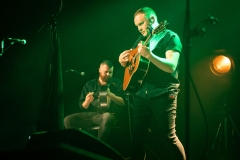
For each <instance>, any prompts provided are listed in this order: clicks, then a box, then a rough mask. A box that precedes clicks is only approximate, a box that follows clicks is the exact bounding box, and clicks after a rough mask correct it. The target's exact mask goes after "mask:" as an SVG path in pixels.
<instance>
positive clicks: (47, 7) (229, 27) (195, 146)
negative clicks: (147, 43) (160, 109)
mask: <svg viewBox="0 0 240 160" xmlns="http://www.w3.org/2000/svg"><path fill="white" fill-rule="evenodd" d="M239 5H240V2H238V1H234V0H228V1H227V0H220V1H219V0H210V1H209V0H208V1H206V0H202V1H193V0H192V1H190V8H189V9H190V29H191V30H193V29H194V28H196V26H197V24H199V23H200V22H202V21H205V20H207V19H209V16H208V14H210V15H211V16H213V17H215V18H217V19H218V20H219V22H218V23H217V24H205V25H204V28H205V29H206V34H205V37H201V36H198V37H196V36H194V37H192V38H191V40H190V42H191V43H190V45H191V47H190V48H191V49H190V54H189V62H190V73H191V77H192V80H193V81H190V82H191V83H190V84H189V86H190V95H187V94H186V93H187V92H186V89H187V87H186V86H187V84H186V83H185V82H187V81H186V78H189V77H187V76H186V74H185V73H186V62H187V61H186V59H185V58H184V57H185V55H184V53H182V56H181V60H180V64H181V67H180V75H179V78H180V81H181V86H180V89H181V91H180V93H179V96H178V118H177V132H178V136H179V138H180V139H181V141H182V143H183V144H184V145H185V146H189V147H187V148H188V151H187V153H188V154H189V158H190V159H202V157H203V155H204V154H208V152H211V151H212V149H211V147H212V145H213V142H214V138H215V136H216V133H217V129H218V127H219V124H220V121H221V118H222V116H223V115H224V114H223V113H224V111H227V112H228V113H229V115H230V116H231V118H232V120H233V122H234V124H235V126H236V128H237V129H238V130H240V127H239V126H240V121H239V116H238V115H239V112H240V106H239V103H238V100H239V98H240V94H239V88H240V86H239V83H238V82H239V79H240V76H239V73H240V72H239V64H240V63H239V36H240V31H239V28H240V21H239V20H238V19H239V18H238V16H239V15H240V11H239V8H238V7H239ZM143 6H149V7H152V8H153V9H154V10H155V11H156V13H157V15H158V20H159V21H163V20H167V21H168V23H169V28H170V29H172V30H173V31H175V32H176V33H177V34H179V36H180V37H181V39H182V41H184V40H185V39H186V37H185V35H184V24H185V23H186V21H185V17H186V9H187V8H186V1H181V0H180V1H178V0H162V1H158V0H139V1H133V0H121V1H120V0H118V1H117V0H112V1H107V0H102V1H97V0H92V1H78V0H69V1H60V0H42V1H37V0H31V1H29V0H25V1H24V0H9V1H5V2H3V3H1V32H0V33H1V34H0V38H1V40H2V39H4V38H7V37H11V38H20V39H26V41H27V44H26V45H22V44H20V43H15V44H14V45H10V41H8V40H5V45H4V46H5V52H4V54H3V56H2V57H0V114H1V116H0V117H1V124H0V126H1V127H0V144H1V146H0V149H1V150H6V149H13V148H21V147H23V146H24V144H25V142H26V139H27V136H28V135H29V134H30V133H32V131H33V130H34V127H35V124H36V123H37V119H38V117H39V115H38V113H39V112H38V111H39V105H40V101H41V96H42V87H43V80H44V74H45V66H46V63H47V58H48V56H49V52H50V51H49V47H50V36H51V35H50V25H49V24H47V22H49V19H51V17H52V15H55V14H56V13H58V14H57V16H56V21H57V22H58V36H59V39H60V49H61V57H62V73H63V94H64V106H65V107H64V115H65V116H66V115H68V114H71V113H75V112H78V111H79V109H78V104H77V103H78V98H79V94H80V91H81V88H82V87H83V84H84V83H85V82H86V81H87V80H89V79H92V78H93V77H95V76H96V75H97V74H98V67H99V63H100V62H101V61H102V60H103V59H110V60H112V61H113V62H114V65H115V71H114V75H115V76H116V77H118V78H120V79H122V78H123V73H124V70H123V68H121V66H120V65H119V63H118V56H119V54H120V53H121V52H122V51H123V50H125V49H129V48H130V47H131V46H132V44H133V43H134V41H135V40H136V39H137V37H138V35H139V33H138V31H137V29H136V27H135V26H134V23H133V14H134V12H135V11H136V10H137V9H138V8H140V7H143ZM59 11H60V12H59ZM200 28H201V27H200ZM220 49H225V50H227V52H228V55H229V56H231V57H232V58H233V60H234V62H235V71H234V72H232V74H230V75H227V76H224V77H219V76H216V75H214V74H213V73H211V71H210V69H209V65H208V63H209V60H210V59H211V57H212V55H213V51H214V50H220ZM185 54H186V53H185ZM68 69H74V70H77V71H80V72H82V71H83V72H85V73H86V74H85V76H81V75H79V74H76V73H66V70H68ZM153 78H154V77H153ZM186 99H187V100H188V102H189V104H190V105H189V108H188V107H186V106H188V105H186V104H187V102H186ZM188 109H189V110H188ZM188 111H189V112H188ZM188 113H189V114H188ZM229 122H230V120H229V119H228V123H227V124H228V125H227V132H228V133H229V136H228V146H229V148H230V149H229V150H230V151H229V150H228V153H229V152H230V153H232V152H231V151H232V150H234V149H236V148H237V147H236V146H237V144H239V141H240V137H238V136H237V133H236V131H235V130H234V127H233V125H232V123H229ZM152 129H153V130H154V129H155V125H154V123H153V126H152ZM219 135H220V136H222V132H220V133H219ZM156 136H157V135H154V134H153V135H152V136H149V137H150V138H149V139H148V144H149V145H150V146H152V148H157V147H156V146H155V145H156V144H155V143H154V142H155V141H156ZM222 137H223V136H222ZM123 138H124V137H123ZM216 146H217V148H222V147H223V146H224V144H223V139H222V140H220V138H218V139H217V142H216ZM221 153H223V154H224V153H225V151H223V152H221ZM211 154H212V153H211ZM217 155H218V154H217Z"/></svg>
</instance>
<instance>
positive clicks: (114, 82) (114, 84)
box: [79, 77, 123, 114]
mask: <svg viewBox="0 0 240 160" xmlns="http://www.w3.org/2000/svg"><path fill="white" fill-rule="evenodd" d="M108 86H109V88H110V91H111V92H112V93H113V94H115V95H116V96H120V97H122V96H123V89H122V82H121V81H120V80H119V79H117V78H115V77H112V78H111V80H110V82H109V83H108ZM101 88H102V87H101V86H100V84H99V83H98V78H96V79H93V80H90V81H88V82H87V83H86V84H85V85H84V87H83V89H82V93H81V95H80V98H79V107H80V108H81V110H82V111H83V112H99V113H103V111H102V110H101V108H100V106H99V105H100V104H99V103H100V102H99V93H100V92H101ZM89 92H94V94H93V97H94V100H93V102H92V103H91V104H90V105H89V107H88V109H85V108H83V107H82V103H83V102H84V101H85V97H86V95H87V94H88V93H89ZM108 112H110V113H114V114H118V106H117V104H115V103H111V106H110V107H109V110H108Z"/></svg>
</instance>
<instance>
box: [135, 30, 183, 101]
mask: <svg viewBox="0 0 240 160" xmlns="http://www.w3.org/2000/svg"><path fill="white" fill-rule="evenodd" d="M167 50H174V51H177V52H179V53H181V50H182V44H181V41H180V38H179V36H178V35H177V34H176V33H174V32H173V31H171V30H166V34H165V36H164V37H163V38H162V39H161V40H160V41H159V42H158V43H157V46H156V47H155V49H153V50H152V53H153V54H155V55H156V56H158V57H161V58H166V55H165V53H166V51H167ZM142 58H144V57H142ZM178 64H179V63H178ZM178 69H179V67H178V66H177V68H176V70H175V71H174V72H173V73H167V72H164V71H162V70H161V69H159V68H158V67H157V66H155V65H154V64H152V63H151V62H150V64H149V68H148V71H147V74H146V75H145V77H144V79H143V82H142V84H141V87H140V88H139V90H138V91H137V92H136V95H138V96H142V97H146V98H153V97H156V96H159V95H161V94H163V93H167V92H168V90H169V89H177V88H178V87H179V85H180V82H179V80H178Z"/></svg>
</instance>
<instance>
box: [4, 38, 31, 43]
mask: <svg viewBox="0 0 240 160" xmlns="http://www.w3.org/2000/svg"><path fill="white" fill-rule="evenodd" d="M7 39H8V40H10V41H13V42H18V43H21V44H26V43H27V41H26V40H25V39H16V38H7Z"/></svg>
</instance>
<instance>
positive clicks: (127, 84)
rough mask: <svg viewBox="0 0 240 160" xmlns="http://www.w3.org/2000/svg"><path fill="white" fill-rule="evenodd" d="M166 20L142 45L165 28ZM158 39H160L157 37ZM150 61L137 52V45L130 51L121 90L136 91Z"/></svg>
mask: <svg viewBox="0 0 240 160" xmlns="http://www.w3.org/2000/svg"><path fill="white" fill-rule="evenodd" d="M166 25H167V21H166V20H164V21H163V22H161V23H160V24H159V25H158V26H157V27H156V28H155V29H154V30H153V31H152V32H151V34H150V35H149V36H148V38H147V39H146V40H145V42H144V44H143V45H145V46H146V45H147V44H148V43H149V42H150V40H151V38H152V37H153V35H155V34H158V33H161V32H163V31H164V30H165V28H166ZM159 40H160V39H159ZM149 64H150V61H149V60H148V59H146V58H144V57H142V56H141V55H140V54H139V53H138V47H137V48H135V49H133V50H131V51H130V55H129V60H128V63H127V66H126V68H125V73H124V80H123V90H124V91H125V90H131V91H136V90H137V89H138V88H139V87H140V86H141V84H142V81H143V79H144V77H145V75H146V74H147V71H148V68H149Z"/></svg>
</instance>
